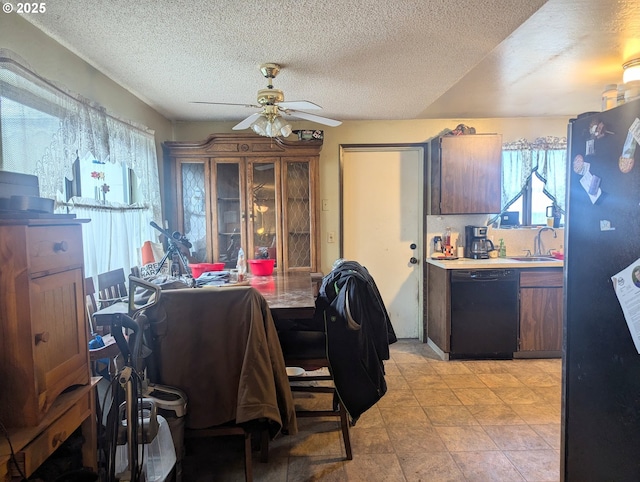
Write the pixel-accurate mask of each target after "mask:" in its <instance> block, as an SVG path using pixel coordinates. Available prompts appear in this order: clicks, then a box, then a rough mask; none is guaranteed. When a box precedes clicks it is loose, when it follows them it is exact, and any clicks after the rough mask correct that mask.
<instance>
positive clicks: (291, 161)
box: [164, 134, 322, 272]
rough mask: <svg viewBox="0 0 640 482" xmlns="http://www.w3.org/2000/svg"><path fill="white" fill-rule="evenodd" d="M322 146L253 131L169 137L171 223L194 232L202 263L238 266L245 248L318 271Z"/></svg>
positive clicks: (250, 255) (283, 264) (280, 266)
mask: <svg viewBox="0 0 640 482" xmlns="http://www.w3.org/2000/svg"><path fill="white" fill-rule="evenodd" d="M321 148H322V141H319V140H313V141H289V140H286V139H279V138H266V137H260V136H257V135H253V134H249V135H247V134H240V135H238V134H213V135H211V136H210V137H209V138H208V139H206V140H205V141H203V142H165V143H164V154H165V172H164V173H165V196H164V198H165V213H166V216H167V220H168V222H169V227H168V229H169V230H170V231H174V230H178V231H180V232H181V233H183V234H184V235H185V236H186V237H187V239H189V241H190V242H191V243H192V244H193V248H192V255H193V257H194V258H195V259H196V260H197V261H199V262H205V261H206V262H224V263H225V266H226V267H227V268H232V267H235V264H236V260H237V254H238V249H239V248H240V247H242V248H243V249H244V251H245V253H246V257H247V259H254V258H261V257H262V258H266V257H269V258H273V259H275V260H276V269H277V270H287V271H290V270H293V271H311V272H314V271H317V268H318V266H319V259H318V258H319V251H318V243H317V241H318V235H319V220H318V159H319V156H320V150H321Z"/></svg>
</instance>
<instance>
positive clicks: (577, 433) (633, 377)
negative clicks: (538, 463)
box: [561, 100, 640, 482]
mask: <svg viewBox="0 0 640 482" xmlns="http://www.w3.org/2000/svg"><path fill="white" fill-rule="evenodd" d="M639 118H640V101H637V100H636V101H633V102H630V103H627V104H624V105H622V106H619V107H616V108H614V109H611V110H608V111H605V112H598V113H591V114H585V115H581V116H578V118H577V119H573V120H572V121H571V122H570V124H569V128H568V138H567V142H568V166H567V176H568V194H567V197H568V199H567V216H566V219H567V224H566V229H565V246H566V257H565V271H564V273H565V330H564V335H565V336H564V340H565V341H564V343H565V346H564V358H563V394H562V454H561V474H562V477H561V480H563V481H569V482H574V481H575V482H588V481H617V482H623V481H640V354H638V349H637V348H636V344H635V342H634V338H633V337H632V331H633V330H631V329H630V328H629V326H628V325H627V321H626V320H627V319H628V318H632V319H633V317H634V315H635V316H637V317H638V319H640V277H639V278H638V280H637V283H636V282H635V280H633V281H631V279H630V277H626V278H625V276H626V275H629V274H630V273H631V270H633V273H634V275H635V274H637V273H640V261H638V260H639V259H640V147H638V146H637V144H638V141H637V139H638V138H639V137H640V136H639V133H640V120H638V119H639ZM636 266H637V267H638V269H637V271H636V270H634V267H636ZM625 270H626V271H625ZM623 271H624V272H625V276H619V273H621V272H623ZM625 282H626V287H625V286H624V284H625ZM614 285H615V286H614ZM634 285H635V286H634ZM621 288H624V289H625V290H626V291H625V292H624V293H625V297H626V298H625V302H624V303H623V302H622V301H621V300H620V299H619V297H618V294H617V293H620V289H621ZM634 299H635V302H634ZM634 305H635V306H634ZM623 307H625V310H627V311H626V312H623ZM625 314H626V315H627V317H625ZM629 315H630V316H629ZM637 321H638V320H636V322H637ZM638 346H640V344H639V345H638Z"/></svg>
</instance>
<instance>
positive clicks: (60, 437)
mask: <svg viewBox="0 0 640 482" xmlns="http://www.w3.org/2000/svg"><path fill="white" fill-rule="evenodd" d="M66 439H67V432H66V431H64V430H63V431H62V432H59V433H57V434H55V435H54V436H53V440H51V443H52V445H53V448H56V447H57V446H58V445H59V444H61V443H62V442H64V441H65V440H66Z"/></svg>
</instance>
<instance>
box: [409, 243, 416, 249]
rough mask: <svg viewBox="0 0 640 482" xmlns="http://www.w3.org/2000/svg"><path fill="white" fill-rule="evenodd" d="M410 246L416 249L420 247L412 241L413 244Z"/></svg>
mask: <svg viewBox="0 0 640 482" xmlns="http://www.w3.org/2000/svg"><path fill="white" fill-rule="evenodd" d="M409 247H410V248H411V249H416V248H417V247H418V245H417V244H416V243H411V244H410V245H409Z"/></svg>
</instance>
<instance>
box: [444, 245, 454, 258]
mask: <svg viewBox="0 0 640 482" xmlns="http://www.w3.org/2000/svg"><path fill="white" fill-rule="evenodd" d="M444 255H445V256H453V246H451V245H449V246H445V247H444Z"/></svg>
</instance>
